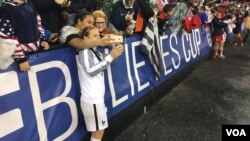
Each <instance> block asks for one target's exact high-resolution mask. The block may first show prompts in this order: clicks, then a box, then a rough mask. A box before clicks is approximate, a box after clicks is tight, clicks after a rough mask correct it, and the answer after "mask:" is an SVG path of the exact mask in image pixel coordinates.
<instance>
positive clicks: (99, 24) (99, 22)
mask: <svg viewBox="0 0 250 141" xmlns="http://www.w3.org/2000/svg"><path fill="white" fill-rule="evenodd" d="M95 24H98V25H100V24H105V22H95Z"/></svg>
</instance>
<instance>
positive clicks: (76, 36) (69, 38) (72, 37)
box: [66, 34, 80, 44]
mask: <svg viewBox="0 0 250 141" xmlns="http://www.w3.org/2000/svg"><path fill="white" fill-rule="evenodd" d="M75 38H79V39H80V36H79V35H78V34H71V35H69V36H68V37H67V38H66V43H67V44H68V43H69V42H70V41H71V40H72V39H75Z"/></svg>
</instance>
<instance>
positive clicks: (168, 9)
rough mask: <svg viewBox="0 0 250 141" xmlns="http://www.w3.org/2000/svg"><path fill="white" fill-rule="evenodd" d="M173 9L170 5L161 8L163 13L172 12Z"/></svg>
mask: <svg viewBox="0 0 250 141" xmlns="http://www.w3.org/2000/svg"><path fill="white" fill-rule="evenodd" d="M173 8H174V5H172V4H165V5H164V7H163V11H164V12H165V13H167V12H169V11H172V9H173Z"/></svg>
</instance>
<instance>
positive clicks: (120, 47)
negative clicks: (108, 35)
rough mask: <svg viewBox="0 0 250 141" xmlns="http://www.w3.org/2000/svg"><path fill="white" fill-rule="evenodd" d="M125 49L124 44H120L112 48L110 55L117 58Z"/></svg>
mask: <svg viewBox="0 0 250 141" xmlns="http://www.w3.org/2000/svg"><path fill="white" fill-rule="evenodd" d="M123 51H124V47H123V45H122V44H118V45H116V46H115V47H114V48H112V50H111V52H110V55H111V57H112V58H114V59H116V58H117V57H119V56H121V55H122V53H123Z"/></svg>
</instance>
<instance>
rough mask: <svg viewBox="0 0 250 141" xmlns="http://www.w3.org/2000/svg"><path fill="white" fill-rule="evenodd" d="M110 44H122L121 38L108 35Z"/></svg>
mask: <svg viewBox="0 0 250 141" xmlns="http://www.w3.org/2000/svg"><path fill="white" fill-rule="evenodd" d="M110 38H111V43H123V36H121V35H113V34H111V35H110Z"/></svg>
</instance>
